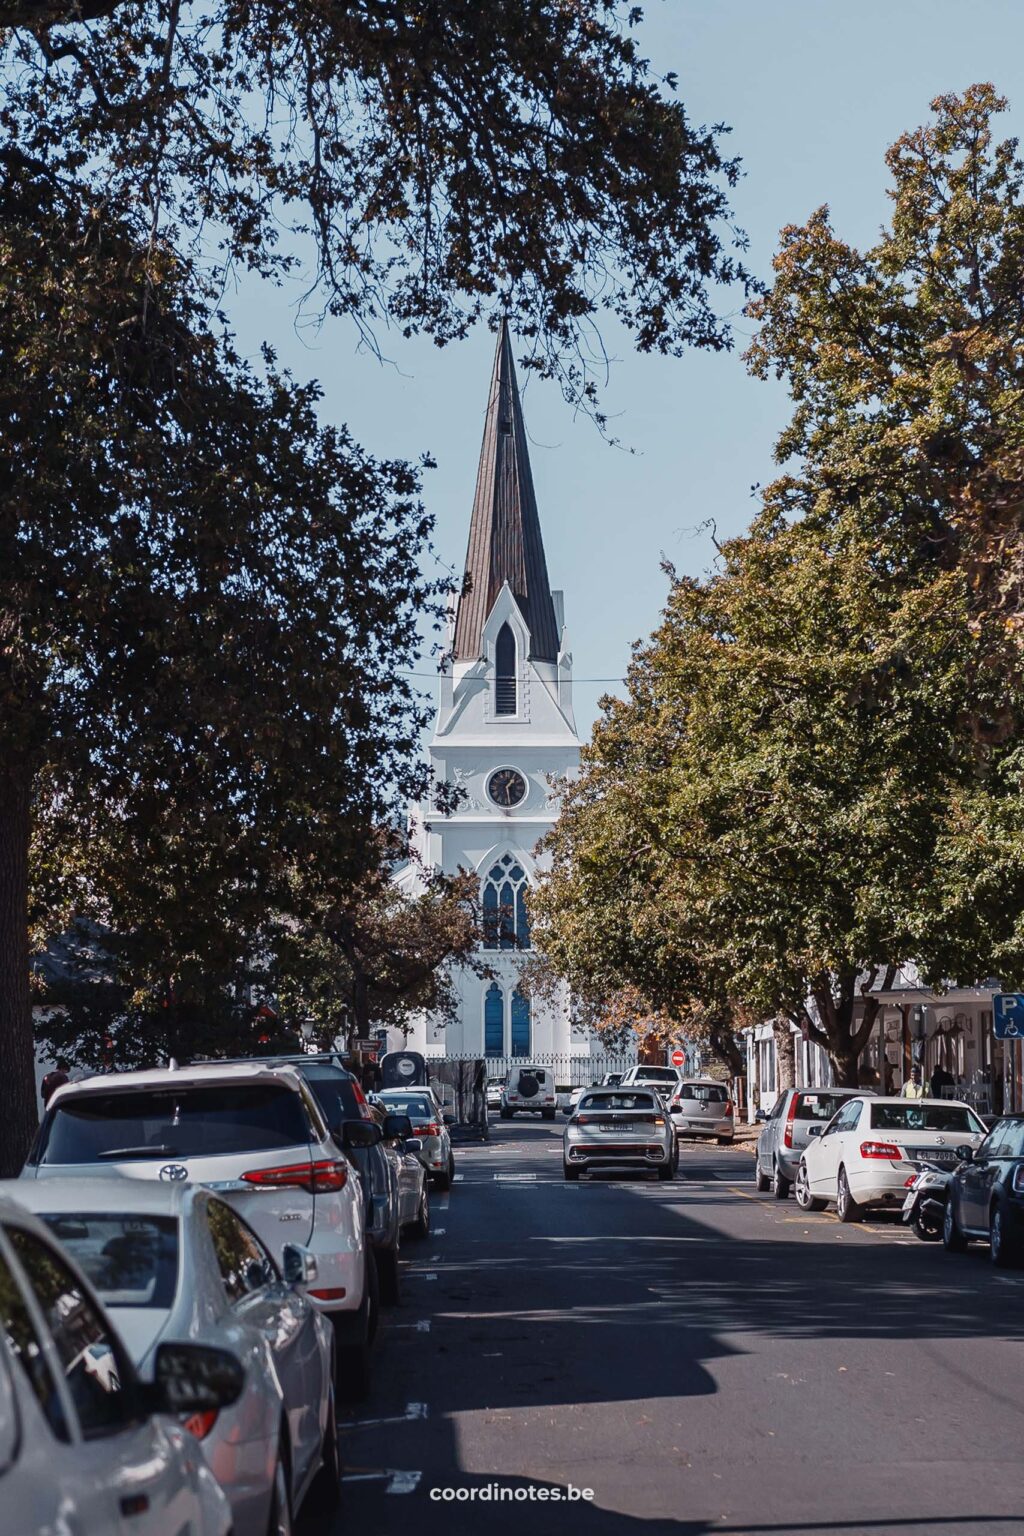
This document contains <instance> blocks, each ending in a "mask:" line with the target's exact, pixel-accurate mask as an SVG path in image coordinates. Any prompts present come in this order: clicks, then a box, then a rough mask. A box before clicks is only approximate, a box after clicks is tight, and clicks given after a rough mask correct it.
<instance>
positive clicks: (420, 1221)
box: [409, 1179, 430, 1237]
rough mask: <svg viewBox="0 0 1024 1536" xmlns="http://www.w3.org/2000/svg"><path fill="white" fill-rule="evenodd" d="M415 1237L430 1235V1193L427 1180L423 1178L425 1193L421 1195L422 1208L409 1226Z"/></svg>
mask: <svg viewBox="0 0 1024 1536" xmlns="http://www.w3.org/2000/svg"><path fill="white" fill-rule="evenodd" d="M409 1230H410V1232H411V1233H412V1235H413V1237H429V1236H430V1195H429V1193H428V1190H427V1181H426V1179H424V1180H423V1193H422V1194H421V1195H420V1208H419V1210H418V1211H417V1213H416V1220H415V1221H414V1222H413V1224H412V1226H411V1227H410V1228H409Z"/></svg>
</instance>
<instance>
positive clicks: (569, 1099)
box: [558, 1083, 601, 1115]
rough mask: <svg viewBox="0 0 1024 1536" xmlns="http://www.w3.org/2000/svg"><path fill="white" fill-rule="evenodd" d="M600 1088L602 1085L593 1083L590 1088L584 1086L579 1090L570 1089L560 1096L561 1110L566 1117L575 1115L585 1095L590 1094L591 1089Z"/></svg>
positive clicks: (559, 1105)
mask: <svg viewBox="0 0 1024 1536" xmlns="http://www.w3.org/2000/svg"><path fill="white" fill-rule="evenodd" d="M600 1086H601V1084H600V1083H591V1084H590V1086H589V1087H587V1086H585V1085H583V1086H580V1087H578V1088H570V1089H568V1090H567V1092H565V1093H560V1094H559V1095H558V1107H559V1109H560V1110H561V1111H562V1113H563V1114H564V1115H572V1114H575V1112H576V1109H577V1107H578V1105H579V1102H580V1099H581V1098H582V1097H583V1095H584V1094H585V1093H589V1092H590V1089H591V1088H600Z"/></svg>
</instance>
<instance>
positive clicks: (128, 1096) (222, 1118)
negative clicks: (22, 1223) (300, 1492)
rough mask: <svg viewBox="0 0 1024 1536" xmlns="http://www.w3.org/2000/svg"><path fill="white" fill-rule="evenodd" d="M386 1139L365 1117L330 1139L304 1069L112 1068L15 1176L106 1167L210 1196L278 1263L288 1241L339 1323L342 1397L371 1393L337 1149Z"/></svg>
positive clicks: (355, 1232) (346, 1177)
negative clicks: (308, 1257)
mask: <svg viewBox="0 0 1024 1536" xmlns="http://www.w3.org/2000/svg"><path fill="white" fill-rule="evenodd" d="M353 1136H354V1137H357V1138H359V1139H360V1141H361V1144H363V1143H366V1144H368V1143H369V1141H370V1140H371V1139H373V1140H377V1139H379V1137H380V1130H379V1128H378V1127H377V1126H376V1125H371V1124H370V1123H369V1122H366V1123H365V1124H360V1125H355V1124H350V1125H346V1126H344V1127H340V1126H339V1127H338V1132H337V1139H335V1137H333V1136H332V1134H331V1128H330V1127H329V1126H328V1125H327V1124H326V1123H325V1121H324V1118H323V1115H322V1112H321V1110H320V1109H319V1107H318V1105H317V1102H316V1100H315V1098H314V1097H313V1095H312V1093H311V1092H310V1090H309V1088H308V1086H307V1084H306V1083H305V1081H304V1079H303V1078H302V1076H301V1074H300V1073H299V1072H298V1071H297V1070H296V1069H295V1068H294V1067H291V1066H283V1065H270V1064H264V1063H260V1062H258V1061H254V1062H251V1063H244V1064H230V1065H229V1064H224V1065H220V1066H218V1065H217V1064H215V1063H214V1064H209V1065H203V1066H195V1067H186V1068H180V1069H178V1068H168V1069H166V1070H161V1071H152V1072H111V1073H107V1074H105V1075H103V1076H102V1077H93V1078H86V1079H84V1080H82V1081H80V1082H75V1083H69V1084H67V1085H66V1086H65V1087H63V1088H61V1089H59V1090H58V1091H57V1093H55V1094H54V1096H53V1098H52V1099H51V1100H50V1103H49V1106H48V1108H47V1111H46V1115H45V1117H44V1119H43V1123H42V1125H41V1126H40V1128H39V1133H38V1135H37V1137H36V1140H35V1144H34V1146H33V1148H32V1151H31V1152H30V1153H29V1157H28V1161H27V1163H26V1164H25V1167H24V1169H23V1171H22V1175H21V1177H22V1178H23V1179H24V1178H29V1179H43V1178H47V1177H50V1176H53V1175H57V1174H60V1175H62V1176H65V1175H68V1174H78V1173H82V1174H84V1173H88V1174H92V1175H95V1174H97V1173H109V1174H113V1175H119V1176H120V1177H122V1178H131V1179H162V1180H163V1181H164V1182H167V1183H184V1182H185V1181H186V1180H191V1181H192V1182H194V1183H197V1184H207V1185H211V1186H212V1187H214V1188H216V1189H217V1191H218V1192H219V1194H220V1195H221V1196H222V1197H223V1198H224V1199H225V1200H227V1201H228V1203H229V1204H230V1205H232V1206H234V1208H235V1209H236V1210H237V1211H238V1213H239V1215H240V1216H242V1217H243V1219H244V1220H245V1221H247V1222H248V1223H249V1225H250V1226H251V1227H253V1228H254V1230H255V1231H256V1233H257V1234H258V1235H259V1236H260V1237H261V1238H262V1239H263V1241H264V1242H265V1243H266V1244H267V1246H268V1247H269V1248H270V1250H271V1252H272V1253H273V1254H274V1256H275V1258H276V1259H277V1260H278V1261H279V1262H280V1260H281V1255H282V1250H283V1248H284V1246H285V1244H286V1243H301V1244H303V1245H304V1246H305V1247H307V1248H309V1249H310V1250H311V1251H312V1253H313V1255H314V1257H315V1259H316V1267H317V1275H316V1279H315V1281H314V1283H313V1284H312V1285H310V1286H309V1287H308V1294H309V1295H310V1297H311V1298H312V1299H313V1301H315V1302H316V1304H317V1306H319V1307H320V1308H321V1309H322V1310H323V1311H324V1312H326V1313H327V1314H329V1316H330V1318H331V1321H332V1322H333V1324H334V1325H335V1336H336V1342H337V1352H336V1362H337V1374H338V1389H339V1391H340V1392H344V1393H345V1394H346V1395H351V1396H362V1395H363V1394H365V1392H366V1391H367V1390H368V1388H369V1370H370V1345H371V1343H372V1341H373V1334H374V1331H375V1329H376V1322H377V1297H376V1269H375V1267H374V1262H373V1252H372V1249H371V1248H369V1246H368V1245H367V1242H366V1239H365V1233H364V1229H363V1197H362V1192H361V1190H360V1187H359V1179H358V1176H357V1174H356V1170H355V1168H354V1167H353V1165H352V1163H350V1162H349V1160H348V1158H347V1157H346V1156H345V1152H344V1150H343V1148H344V1146H345V1145H346V1143H347V1142H348V1141H349V1139H350V1138H351V1137H353Z"/></svg>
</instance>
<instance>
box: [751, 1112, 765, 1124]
mask: <svg viewBox="0 0 1024 1536" xmlns="http://www.w3.org/2000/svg"><path fill="white" fill-rule="evenodd" d="M754 1119H755V1121H756V1122H757V1124H758V1125H760V1124H762V1123H763V1122H764V1121H765V1120H767V1119H768V1116H767V1115H766V1114H765V1112H764V1110H763V1109H759V1110H758V1112H757V1114H756V1115H755V1116H754Z"/></svg>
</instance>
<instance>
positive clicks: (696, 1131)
mask: <svg viewBox="0 0 1024 1536" xmlns="http://www.w3.org/2000/svg"><path fill="white" fill-rule="evenodd" d="M668 1112H669V1114H670V1116H671V1117H672V1124H673V1125H674V1126H675V1128H676V1135H677V1136H679V1137H680V1138H682V1137H683V1136H693V1137H704V1136H713V1137H715V1139H716V1140H717V1142H718V1144H719V1146H725V1145H727V1144H728V1143H729V1142H730V1141H732V1139H733V1136H734V1134H735V1130H736V1122H735V1119H734V1116H733V1107H732V1098H731V1096H730V1093H729V1089H728V1086H727V1085H726V1084H725V1083H719V1082H717V1081H716V1080H715V1079H714V1078H713V1077H687V1078H683V1080H682V1081H681V1082H680V1084H679V1086H678V1088H676V1089H675V1091H674V1092H673V1093H672V1094H671V1096H670V1097H669V1100H668Z"/></svg>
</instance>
